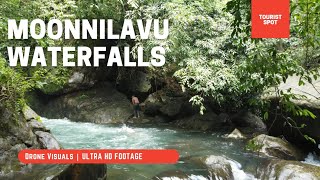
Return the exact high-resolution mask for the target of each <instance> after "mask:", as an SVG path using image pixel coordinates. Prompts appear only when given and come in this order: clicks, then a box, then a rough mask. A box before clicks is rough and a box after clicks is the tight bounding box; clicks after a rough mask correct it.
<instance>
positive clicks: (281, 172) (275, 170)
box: [258, 160, 320, 180]
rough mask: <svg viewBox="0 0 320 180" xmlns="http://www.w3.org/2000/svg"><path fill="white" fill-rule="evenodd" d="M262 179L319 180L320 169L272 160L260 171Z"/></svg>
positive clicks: (297, 162)
mask: <svg viewBox="0 0 320 180" xmlns="http://www.w3.org/2000/svg"><path fill="white" fill-rule="evenodd" d="M258 171H259V172H260V179H279V180H285V179H290V180H300V179H308V180H318V179H319V177H320V167H319V166H313V165H309V164H304V163H301V162H299V161H286V160H271V161H269V162H268V164H267V165H266V164H263V166H262V167H260V168H259V170H258Z"/></svg>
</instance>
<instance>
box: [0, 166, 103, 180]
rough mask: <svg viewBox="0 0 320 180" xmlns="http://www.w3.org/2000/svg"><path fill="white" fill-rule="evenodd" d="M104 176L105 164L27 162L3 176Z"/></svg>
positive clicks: (74, 179)
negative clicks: (25, 164)
mask: <svg viewBox="0 0 320 180" xmlns="http://www.w3.org/2000/svg"><path fill="white" fill-rule="evenodd" d="M106 176H107V166H106V165H104V164H70V165H56V164H53V165H43V164H33V165H32V164H29V165H28V166H24V168H23V170H22V171H19V172H11V173H8V174H6V175H5V176H3V177H4V179H6V180H16V179H19V180H30V179H37V180H69V179H70V180H91V179H92V180H99V179H101V180H103V179H106ZM0 179H1V175H0Z"/></svg>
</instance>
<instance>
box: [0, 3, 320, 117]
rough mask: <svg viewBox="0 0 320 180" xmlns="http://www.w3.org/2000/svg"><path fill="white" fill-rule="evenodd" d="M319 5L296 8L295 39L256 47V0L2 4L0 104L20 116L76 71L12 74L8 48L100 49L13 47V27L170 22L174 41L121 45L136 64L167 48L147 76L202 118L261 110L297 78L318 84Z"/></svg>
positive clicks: (258, 41)
mask: <svg viewBox="0 0 320 180" xmlns="http://www.w3.org/2000/svg"><path fill="white" fill-rule="evenodd" d="M317 1H318V0H299V1H298V0H296V1H292V2H291V37H290V39H251V38H250V33H251V32H250V30H251V28H250V27H251V25H250V21H251V14H250V13H251V11H250V1H249V0H243V1H239V0H231V1H226V0H224V1H218V0H214V1H212V0H197V1H191V0H161V1H153V0H131V1H127V0H54V1H46V0H8V1H5V0H2V1H1V4H2V5H1V7H0V44H1V46H0V60H1V61H0V84H1V94H0V100H1V102H6V103H7V104H8V105H9V106H11V107H12V108H17V109H19V108H20V107H21V105H23V104H24V103H25V101H24V94H25V92H27V91H30V90H32V89H43V90H44V91H45V90H46V89H50V88H51V90H52V88H61V87H63V86H64V84H65V83H67V79H68V77H69V75H70V72H71V71H72V69H70V68H66V67H62V66H61V65H60V66H58V67H55V68H52V67H50V66H49V67H27V68H26V67H14V68H12V67H8V63H7V59H8V57H7V48H6V47H7V46H31V47H35V46H42V47H48V46H68V45H73V46H77V45H83V44H86V45H87V46H89V47H93V46H94V45H95V42H94V41H83V40H63V39H60V40H57V41H54V40H51V39H49V38H43V39H40V40H34V39H31V38H29V39H28V40H8V39H7V20H8V19H16V20H19V19H36V18H40V19H43V20H45V21H48V20H50V19H71V20H74V19H113V20H114V22H115V23H114V28H115V29H119V30H120V29H121V25H122V22H123V21H124V19H125V18H130V19H169V21H170V34H169V37H168V38H167V39H165V40H158V39H155V38H150V39H147V40H144V39H139V38H137V39H135V40H128V39H127V40H126V39H124V40H119V41H117V42H116V43H117V45H118V46H125V45H131V46H132V47H133V50H132V52H131V54H132V57H133V58H135V57H136V54H137V51H136V50H137V48H138V47H139V46H143V47H144V48H145V49H147V50H150V49H151V48H152V47H154V46H157V45H161V46H163V47H165V48H166V64H165V65H164V67H162V68H152V67H150V68H148V69H146V71H148V72H149V73H150V74H151V75H152V76H154V77H155V78H158V77H163V78H166V77H167V78H171V77H172V76H173V77H174V78H175V79H176V80H177V81H178V82H179V84H180V85H181V86H182V87H183V88H182V89H185V90H187V91H188V92H189V93H190V94H191V95H192V96H193V97H192V98H191V101H192V103H193V104H195V105H200V107H201V108H200V111H201V113H203V111H205V106H203V103H204V101H205V100H207V99H209V100H212V101H214V102H216V103H217V104H218V105H220V106H221V107H226V106H228V107H232V108H240V107H243V106H255V105H259V106H261V103H263V102H261V101H260V100H261V99H260V95H261V93H262V92H263V91H265V90H266V89H268V88H270V87H275V86H277V85H279V84H280V83H281V82H282V81H285V80H286V79H287V78H288V77H289V76H291V75H294V74H297V75H299V76H301V81H300V84H303V83H304V81H310V82H311V81H312V79H317V78H318V75H319V61H320V23H319V17H320V16H319V12H320V4H319V3H318V2H317ZM99 43H101V42H99ZM145 58H146V59H148V58H149V57H148V56H146V57H145ZM119 75H121V74H119ZM279 94H281V96H283V97H285V98H284V99H286V100H288V101H290V98H291V97H293V96H289V95H290V93H289V95H288V92H281V93H279ZM296 110H297V109H295V108H293V109H292V111H296ZM298 110H299V109H298ZM304 114H305V115H310V113H306V112H304Z"/></svg>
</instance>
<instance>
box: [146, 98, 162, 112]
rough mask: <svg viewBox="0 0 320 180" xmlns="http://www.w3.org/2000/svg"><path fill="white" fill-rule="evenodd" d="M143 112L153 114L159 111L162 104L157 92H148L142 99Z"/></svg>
mask: <svg viewBox="0 0 320 180" xmlns="http://www.w3.org/2000/svg"><path fill="white" fill-rule="evenodd" d="M144 104H145V105H144V114H147V115H150V116H155V115H157V114H159V113H160V111H159V110H160V108H161V106H162V102H161V99H160V97H159V93H152V94H150V95H149V96H148V97H147V99H146V100H145V101H144Z"/></svg>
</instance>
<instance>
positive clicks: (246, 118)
mask: <svg viewBox="0 0 320 180" xmlns="http://www.w3.org/2000/svg"><path fill="white" fill-rule="evenodd" d="M231 122H232V123H233V124H234V125H236V126H237V127H239V128H241V127H249V128H252V129H254V130H256V131H263V132H264V131H266V130H267V128H266V125H265V123H264V122H263V121H262V119H261V118H260V117H258V116H256V115H254V114H252V113H251V112H248V111H241V112H239V113H237V114H235V115H233V116H232V117H231Z"/></svg>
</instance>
